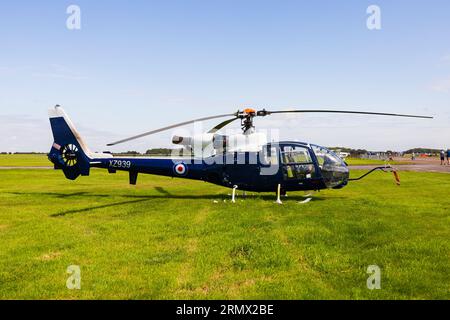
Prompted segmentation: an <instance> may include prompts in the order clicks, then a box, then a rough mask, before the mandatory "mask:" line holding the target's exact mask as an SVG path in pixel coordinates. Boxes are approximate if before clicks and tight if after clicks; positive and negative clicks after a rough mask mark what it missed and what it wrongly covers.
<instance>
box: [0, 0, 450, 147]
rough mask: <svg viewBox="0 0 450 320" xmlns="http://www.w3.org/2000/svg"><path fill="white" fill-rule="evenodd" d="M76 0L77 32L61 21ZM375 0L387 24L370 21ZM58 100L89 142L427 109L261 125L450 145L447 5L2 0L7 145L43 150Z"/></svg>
mask: <svg viewBox="0 0 450 320" xmlns="http://www.w3.org/2000/svg"><path fill="white" fill-rule="evenodd" d="M70 5H77V6H78V7H79V8H80V12H81V16H80V22H81V24H80V27H81V29H69V28H67V20H68V19H69V18H70V14H68V13H67V8H68V7H69V6H70ZM370 5H377V6H378V7H379V8H380V13H381V15H380V25H381V29H379V30H370V29H368V27H367V19H368V18H369V16H370V14H368V13H367V8H368V7H369V6H370ZM70 21H72V20H70ZM56 104H59V105H61V106H63V108H64V109H65V111H66V112H67V113H68V114H69V115H70V117H71V118H72V120H73V122H74V123H75V125H76V126H77V128H78V130H79V131H80V133H81V135H82V136H84V138H85V140H86V141H87V143H88V145H90V147H91V149H93V150H95V151H105V150H109V151H114V152H116V151H128V150H138V151H145V150H147V149H149V148H157V147H170V145H171V144H170V141H171V136H172V135H173V134H180V133H182V134H189V132H190V131H192V128H193V127H189V126H188V127H186V128H180V129H178V130H175V131H169V132H167V133H161V134H157V135H155V136H151V137H147V138H143V139H140V140H136V141H133V142H129V143H126V144H123V145H119V146H116V147H113V148H111V147H106V144H107V143H109V142H112V141H115V140H119V139H121V138H126V137H128V136H131V135H135V134H139V133H141V132H145V131H149V130H152V129H156V128H159V127H163V126H166V125H170V124H172V123H177V122H182V121H185V120H190V119H195V118H200V117H205V116H210V115H215V114H222V113H232V112H235V111H237V110H238V109H243V108H245V107H250V106H251V107H254V108H256V109H262V108H266V109H271V110H281V109H292V108H299V109H302V108H305V109H349V110H357V111H374V112H396V113H409V114H411V113H412V114H425V115H432V116H435V119H434V120H414V119H399V118H380V117H367V116H336V115H294V116H293V115H284V116H282V115H277V116H272V117H270V118H264V119H257V120H255V124H256V126H257V129H264V130H267V129H277V130H279V137H280V139H283V140H300V141H306V142H311V143H316V144H320V145H325V146H346V147H353V148H365V149H370V150H377V151H381V150H388V149H389V150H398V151H402V150H406V149H409V148H413V147H432V148H450V2H449V1H448V0H431V1H411V0H410V1H406V0H397V1H376V0H372V1H365V0H345V1H344V0H342V1H331V0H328V1H325V0H316V1H312V0H311V1H300V0H296V1H265V0H241V1H235V0H227V1H224V0H221V1H216V0H208V1H206V0H204V1H198V0H189V1H187V0H183V1H181V0H176V1H144V0H142V1H139V0H135V1H124V0H115V1H113V0H110V1H105V0H96V1H85V0H72V1H64V0H59V1H54V0H48V1H32V0H30V1H23V0H17V1H2V2H1V4H0V152H1V151H7V152H17V151H21V152H25V151H38V152H48V150H50V147H51V144H52V142H53V141H52V135H51V131H50V126H49V122H48V116H47V110H48V109H49V108H51V107H53V106H54V105H56ZM216 122H217V121H216ZM216 122H214V121H209V122H207V123H204V124H202V125H203V126H204V127H205V129H209V128H210V127H212V126H214V125H215V124H216ZM232 128H234V129H237V128H238V126H237V125H236V126H234V127H232Z"/></svg>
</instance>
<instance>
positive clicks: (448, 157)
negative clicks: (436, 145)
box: [447, 149, 450, 166]
mask: <svg viewBox="0 0 450 320" xmlns="http://www.w3.org/2000/svg"><path fill="white" fill-rule="evenodd" d="M447 165H449V166H450V149H447Z"/></svg>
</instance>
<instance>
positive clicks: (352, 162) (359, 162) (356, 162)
mask: <svg viewBox="0 0 450 320" xmlns="http://www.w3.org/2000/svg"><path fill="white" fill-rule="evenodd" d="M345 162H346V163H347V164H348V165H349V166H365V165H384V164H385V163H386V161H384V160H376V159H360V158H346V159H345ZM389 163H390V164H392V165H399V164H413V162H411V161H408V160H407V159H404V160H401V161H389Z"/></svg>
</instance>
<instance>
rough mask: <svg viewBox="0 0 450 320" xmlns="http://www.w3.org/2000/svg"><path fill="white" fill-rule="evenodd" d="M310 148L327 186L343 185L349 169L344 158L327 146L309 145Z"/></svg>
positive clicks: (345, 182) (337, 186)
mask: <svg viewBox="0 0 450 320" xmlns="http://www.w3.org/2000/svg"><path fill="white" fill-rule="evenodd" d="M311 149H312V150H313V152H314V154H315V155H316V159H317V165H318V166H319V168H320V171H321V173H322V178H323V181H324V183H325V184H326V186H327V188H339V187H343V186H345V185H346V184H347V182H348V178H349V170H348V167H347V164H346V163H345V162H344V160H342V159H341V158H340V157H339V156H338V155H337V154H335V153H334V152H333V151H331V150H329V149H327V148H324V147H321V146H317V145H311Z"/></svg>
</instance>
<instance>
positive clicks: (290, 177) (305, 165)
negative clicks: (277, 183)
mask: <svg viewBox="0 0 450 320" xmlns="http://www.w3.org/2000/svg"><path fill="white" fill-rule="evenodd" d="M280 154H281V163H282V165H283V166H282V172H283V178H284V180H285V181H287V182H289V181H308V180H313V179H321V180H322V181H323V183H324V185H325V187H326V188H341V187H343V186H345V185H346V184H347V182H348V178H349V170H348V168H347V165H346V164H345V162H344V161H343V160H342V159H341V158H340V157H339V156H337V155H336V154H335V153H334V152H332V151H331V150H329V149H327V148H324V147H321V146H318V145H308V144H302V143H283V144H281V145H280Z"/></svg>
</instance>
